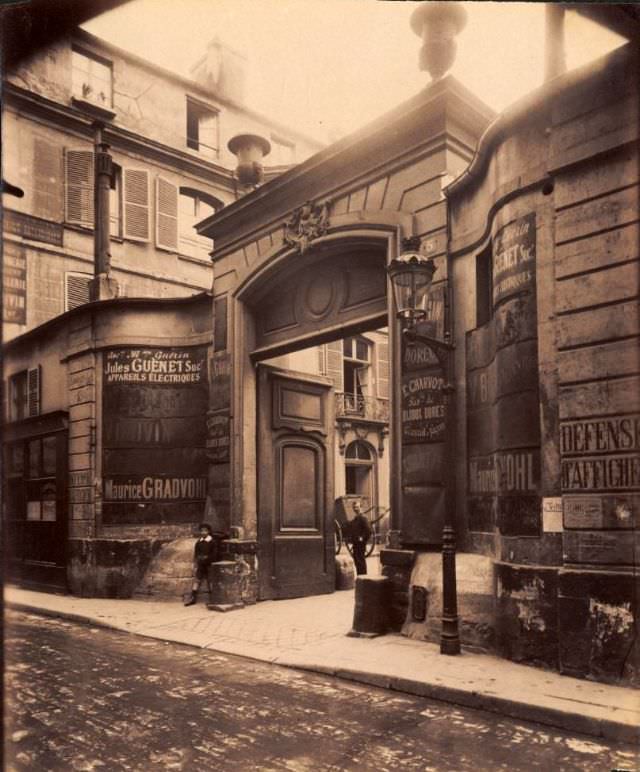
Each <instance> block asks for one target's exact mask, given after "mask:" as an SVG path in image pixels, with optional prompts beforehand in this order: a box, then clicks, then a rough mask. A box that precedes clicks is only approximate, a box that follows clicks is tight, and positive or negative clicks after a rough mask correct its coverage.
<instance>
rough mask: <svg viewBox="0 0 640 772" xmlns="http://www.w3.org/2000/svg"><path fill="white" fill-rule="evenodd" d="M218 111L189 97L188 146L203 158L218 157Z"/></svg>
mask: <svg viewBox="0 0 640 772" xmlns="http://www.w3.org/2000/svg"><path fill="white" fill-rule="evenodd" d="M219 144H220V142H219V136H218V111H217V110H215V109H214V108H211V107H207V106H206V105H202V104H200V103H198V102H194V101H193V100H192V99H187V147H188V148H191V150H197V151H198V152H199V153H200V155H201V156H203V158H211V159H212V158H217V157H218V148H219Z"/></svg>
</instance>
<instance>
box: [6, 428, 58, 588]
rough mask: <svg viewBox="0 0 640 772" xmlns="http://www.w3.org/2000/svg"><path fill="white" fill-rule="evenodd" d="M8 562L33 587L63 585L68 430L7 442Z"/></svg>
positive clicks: (12, 574) (13, 576)
mask: <svg viewBox="0 0 640 772" xmlns="http://www.w3.org/2000/svg"><path fill="white" fill-rule="evenodd" d="M6 469H7V475H6V496H7V498H6V509H5V511H6V522H7V567H8V573H9V577H10V578H11V579H14V580H16V581H19V582H20V583H22V584H25V585H29V586H33V587H39V586H43V587H48V588H54V589H64V588H66V557H67V496H66V478H67V435H66V432H56V433H54V434H49V435H45V436H40V437H32V438H29V439H24V440H18V441H17V442H12V443H10V444H8V445H7V446H6Z"/></svg>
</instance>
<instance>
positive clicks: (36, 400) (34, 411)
mask: <svg viewBox="0 0 640 772" xmlns="http://www.w3.org/2000/svg"><path fill="white" fill-rule="evenodd" d="M40 380H41V378H40V365H38V366H37V367H34V368H32V369H31V370H29V374H28V376H27V400H28V406H29V415H30V416H34V415H40Z"/></svg>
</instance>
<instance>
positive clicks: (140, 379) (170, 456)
mask: <svg viewBox="0 0 640 772" xmlns="http://www.w3.org/2000/svg"><path fill="white" fill-rule="evenodd" d="M207 383H208V375H207V349H206V347H204V346H194V347H172V348H158V347H154V348H119V349H112V350H110V351H107V352H105V354H104V366H103V478H104V507H103V520H104V522H111V523H116V522H117V523H151V522H158V523H160V522H189V521H192V520H194V519H197V518H198V517H200V515H201V513H202V506H203V503H204V500H205V498H206V472H207V460H206V411H207V402H208V387H207Z"/></svg>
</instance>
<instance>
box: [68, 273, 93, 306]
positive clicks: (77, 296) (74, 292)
mask: <svg viewBox="0 0 640 772" xmlns="http://www.w3.org/2000/svg"><path fill="white" fill-rule="evenodd" d="M90 281H91V274H90V273H67V274H66V276H65V284H66V288H65V290H66V291H65V310H66V311H70V310H71V309H72V308H77V307H78V306H83V305H84V304H85V303H88V302H89V282H90Z"/></svg>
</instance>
